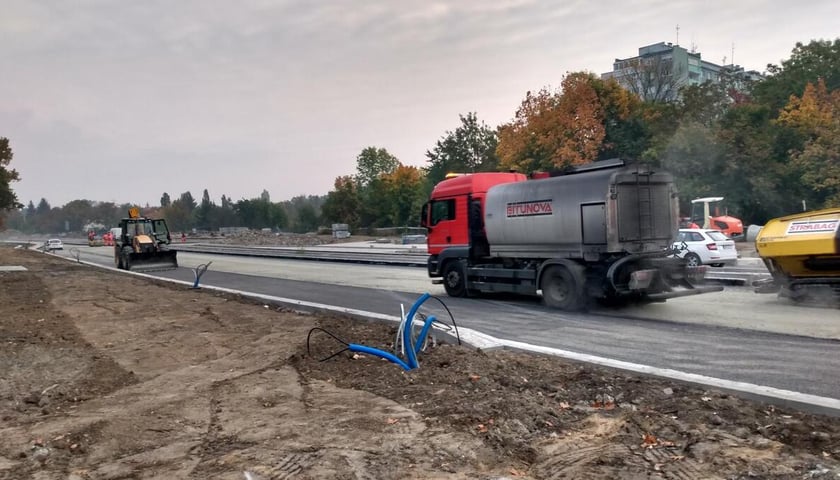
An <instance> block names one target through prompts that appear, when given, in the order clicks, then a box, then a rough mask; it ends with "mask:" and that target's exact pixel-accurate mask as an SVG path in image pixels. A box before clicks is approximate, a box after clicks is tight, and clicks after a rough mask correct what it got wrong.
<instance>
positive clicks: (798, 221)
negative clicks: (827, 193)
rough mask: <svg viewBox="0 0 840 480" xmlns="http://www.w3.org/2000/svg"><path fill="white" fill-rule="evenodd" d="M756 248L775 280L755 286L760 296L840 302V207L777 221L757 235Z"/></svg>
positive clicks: (803, 213)
mask: <svg viewBox="0 0 840 480" xmlns="http://www.w3.org/2000/svg"><path fill="white" fill-rule="evenodd" d="M755 249H756V252H757V253H758V256H759V257H761V259H762V260H763V261H764V265H765V266H766V267H767V270H768V271H769V272H770V275H771V277H772V278H771V279H770V280H769V281H768V282H764V283H762V284H759V285H756V286H757V287H758V288H756V292H757V293H778V294H779V295H780V296H783V297H789V298H791V299H792V300H794V301H803V300H809V299H815V300H829V301H832V302H837V301H838V300H840V208H828V209H824V210H815V211H810V212H802V213H797V214H793V215H788V216H786V217H780V218H774V219H772V220H770V221H769V222H767V223H766V224H765V225H764V227H762V228H761V230H760V231H759V232H758V235H757V236H756V238H755Z"/></svg>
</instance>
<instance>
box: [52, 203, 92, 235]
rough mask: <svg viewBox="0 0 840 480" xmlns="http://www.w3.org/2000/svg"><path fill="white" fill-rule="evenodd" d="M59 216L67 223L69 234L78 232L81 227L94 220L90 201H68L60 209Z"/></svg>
mask: <svg viewBox="0 0 840 480" xmlns="http://www.w3.org/2000/svg"><path fill="white" fill-rule="evenodd" d="M59 215H60V216H61V218H62V219H63V221H65V222H67V225H68V226H69V231H71V232H80V231H82V226H83V225H85V224H86V223H90V222H91V221H93V220H96V218H95V216H96V214H95V213H94V208H93V201H91V200H73V201H70V202H68V203H66V204H65V205H64V206H63V207H61V209H60V213H59Z"/></svg>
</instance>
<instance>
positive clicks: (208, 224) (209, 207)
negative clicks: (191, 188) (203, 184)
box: [193, 188, 218, 230]
mask: <svg viewBox="0 0 840 480" xmlns="http://www.w3.org/2000/svg"><path fill="white" fill-rule="evenodd" d="M215 208H216V204H215V203H213V202H212V201H210V192H208V191H207V189H206V188H205V189H204V193H203V194H202V196H201V203H200V204H198V207H196V209H195V211H193V215H194V217H195V225H196V226H197V227H199V228H205V229H209V230H213V229H214V228H218V225H213V224H212V223H213V222H212V220H213V210H215Z"/></svg>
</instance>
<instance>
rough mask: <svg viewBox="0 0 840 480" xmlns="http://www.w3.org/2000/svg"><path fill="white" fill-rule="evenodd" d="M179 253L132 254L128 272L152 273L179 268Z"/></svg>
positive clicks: (167, 251) (166, 251) (171, 251)
mask: <svg viewBox="0 0 840 480" xmlns="http://www.w3.org/2000/svg"><path fill="white" fill-rule="evenodd" d="M177 255H178V252H177V251H175V250H164V251H159V252H140V253H132V254H131V255H130V256H129V264H128V270H131V271H132V272H152V271H158V270H172V269H175V268H178V258H177Z"/></svg>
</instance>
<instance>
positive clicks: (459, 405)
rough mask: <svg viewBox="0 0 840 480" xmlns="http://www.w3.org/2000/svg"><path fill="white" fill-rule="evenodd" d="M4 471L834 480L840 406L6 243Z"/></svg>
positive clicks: (1, 389)
mask: <svg viewBox="0 0 840 480" xmlns="http://www.w3.org/2000/svg"><path fill="white" fill-rule="evenodd" d="M0 265H20V266H24V267H26V268H27V269H28V270H27V271H24V272H0V341H2V348H1V349H0V372H2V373H0V420H1V421H0V439H2V440H0V479H27V478H33V479H39V480H48V479H72V480H83V479H142V478H167V479H177V478H195V479H208V478H213V479H247V478H251V479H256V478H259V479H285V478H304V479H307V478H311V479H316V478H317V479H321V478H326V479H331V478H332V479H370V478H385V479H388V478H417V479H421V478H422V479H427V478H451V479H468V478H473V479H495V478H534V479H543V478H545V479H548V478H587V479H615V478H621V479H624V478H626V479H636V478H645V479H649V478H668V479H698V478H703V479H747V478H772V479H794V478H795V479H829V478H831V479H836V478H838V476H840V419H838V418H833V417H823V416H814V415H809V414H804V413H801V412H797V411H790V410H785V409H781V408H774V407H772V406H769V405H764V404H760V403H755V402H751V401H747V400H743V399H740V398H737V397H735V396H733V395H728V394H725V393H720V392H715V391H706V390H703V389H701V388H697V387H693V386H688V385H684V384H680V383H675V382H672V381H668V380H661V379H657V378H650V377H643V376H637V375H631V374H628V373H624V372H621V371H616V370H608V369H604V368H596V367H592V366H588V365H582V364H575V363H570V362H567V361H564V360H560V359H556V358H551V357H545V356H538V355H532V354H526V353H521V352H508V351H490V352H483V351H476V350H472V349H470V348H468V347H465V346H454V345H443V344H441V345H438V346H436V347H434V348H431V349H430V350H429V351H427V352H424V353H422V354H421V358H420V362H421V366H420V368H419V369H416V370H413V371H410V372H404V371H402V370H401V369H399V368H398V367H397V366H395V365H394V364H392V363H390V362H387V361H384V360H380V359H376V358H372V357H370V356H365V355H361V356H359V355H355V356H354V355H352V354H350V353H343V354H341V355H338V356H336V357H334V358H332V359H331V360H328V361H325V362H319V361H317V359H316V358H313V357H321V356H326V355H327V354H328V353H330V352H332V351H335V350H336V349H338V348H339V347H340V344H338V343H336V342H332V343H331V341H330V339H329V337H328V336H326V335H324V334H322V333H320V332H316V333H315V334H313V343H312V345H313V351H312V355H311V356H310V355H307V351H306V346H305V345H306V337H307V333H308V332H309V331H310V330H311V329H312V328H313V327H316V326H320V327H322V328H324V329H326V330H328V331H330V332H333V333H334V334H336V335H337V336H339V337H341V338H343V339H346V340H348V341H352V342H355V343H360V344H365V345H370V346H375V347H379V348H384V349H389V348H391V343H392V342H393V338H394V333H395V327H394V326H393V325H385V324H378V323H368V322H362V321H358V320H355V321H354V320H350V319H344V318H338V317H323V316H316V315H305V314H300V313H295V312H291V311H287V310H283V309H279V308H277V307H275V306H266V305H263V304H259V303H255V302H252V301H248V300H245V299H242V298H237V297H235V296H231V295H222V294H218V293H213V292H211V291H208V290H190V289H188V288H187V287H182V286H173V285H169V284H164V283H162V282H156V281H150V280H146V279H143V278H135V277H130V276H127V275H121V274H117V273H111V272H107V271H101V270H97V269H95V268H91V267H87V266H84V265H79V264H74V263H70V262H67V261H63V260H59V259H56V258H53V257H51V256H49V255H45V254H42V253H37V252H32V251H24V250H14V249H11V248H0Z"/></svg>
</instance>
